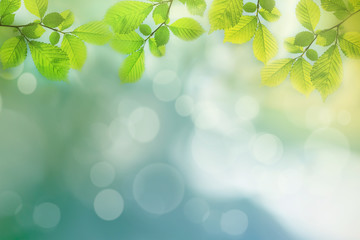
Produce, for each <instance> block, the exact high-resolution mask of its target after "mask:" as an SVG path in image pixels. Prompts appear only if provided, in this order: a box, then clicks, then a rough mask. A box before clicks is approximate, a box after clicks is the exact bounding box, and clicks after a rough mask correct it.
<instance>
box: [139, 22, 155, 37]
mask: <svg viewBox="0 0 360 240" xmlns="http://www.w3.org/2000/svg"><path fill="white" fill-rule="evenodd" d="M139 30H140V32H141V33H142V34H143V35H145V36H149V35H150V34H151V32H152V30H151V27H150V26H149V25H147V24H141V25H140V27H139Z"/></svg>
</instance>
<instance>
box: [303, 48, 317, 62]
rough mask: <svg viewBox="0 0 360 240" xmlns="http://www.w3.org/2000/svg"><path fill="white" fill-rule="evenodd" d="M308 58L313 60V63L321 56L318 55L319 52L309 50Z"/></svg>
mask: <svg viewBox="0 0 360 240" xmlns="http://www.w3.org/2000/svg"><path fill="white" fill-rule="evenodd" d="M306 56H307V57H308V58H309V59H310V60H311V61H316V60H318V58H319V55H318V53H317V51H315V50H314V49H309V50H307V52H306Z"/></svg>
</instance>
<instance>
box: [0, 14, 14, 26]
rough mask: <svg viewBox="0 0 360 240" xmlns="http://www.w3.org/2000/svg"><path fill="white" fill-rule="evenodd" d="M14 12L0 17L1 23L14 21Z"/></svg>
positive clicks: (5, 23)
mask: <svg viewBox="0 0 360 240" xmlns="http://www.w3.org/2000/svg"><path fill="white" fill-rule="evenodd" d="M14 20H15V14H8V15H5V16H4V17H2V18H1V21H0V22H1V24H3V25H11V24H13V23H14Z"/></svg>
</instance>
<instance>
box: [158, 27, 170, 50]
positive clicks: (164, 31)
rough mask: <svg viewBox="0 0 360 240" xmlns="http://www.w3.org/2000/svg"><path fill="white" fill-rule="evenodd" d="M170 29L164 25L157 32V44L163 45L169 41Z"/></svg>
mask: <svg viewBox="0 0 360 240" xmlns="http://www.w3.org/2000/svg"><path fill="white" fill-rule="evenodd" d="M169 38H170V31H169V29H168V28H167V27H165V26H162V27H161V28H159V30H157V31H156V33H155V41H156V45H157V46H163V45H165V44H167V43H168V42H169Z"/></svg>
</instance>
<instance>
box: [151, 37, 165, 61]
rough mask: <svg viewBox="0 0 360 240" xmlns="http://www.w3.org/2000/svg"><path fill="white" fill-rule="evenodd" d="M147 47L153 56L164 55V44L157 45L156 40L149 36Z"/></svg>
mask: <svg viewBox="0 0 360 240" xmlns="http://www.w3.org/2000/svg"><path fill="white" fill-rule="evenodd" d="M149 49H150V52H151V53H152V54H153V55H154V56H155V57H162V56H164V55H165V50H166V49H165V46H164V45H162V46H159V45H157V43H156V41H155V39H154V38H150V39H149Z"/></svg>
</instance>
